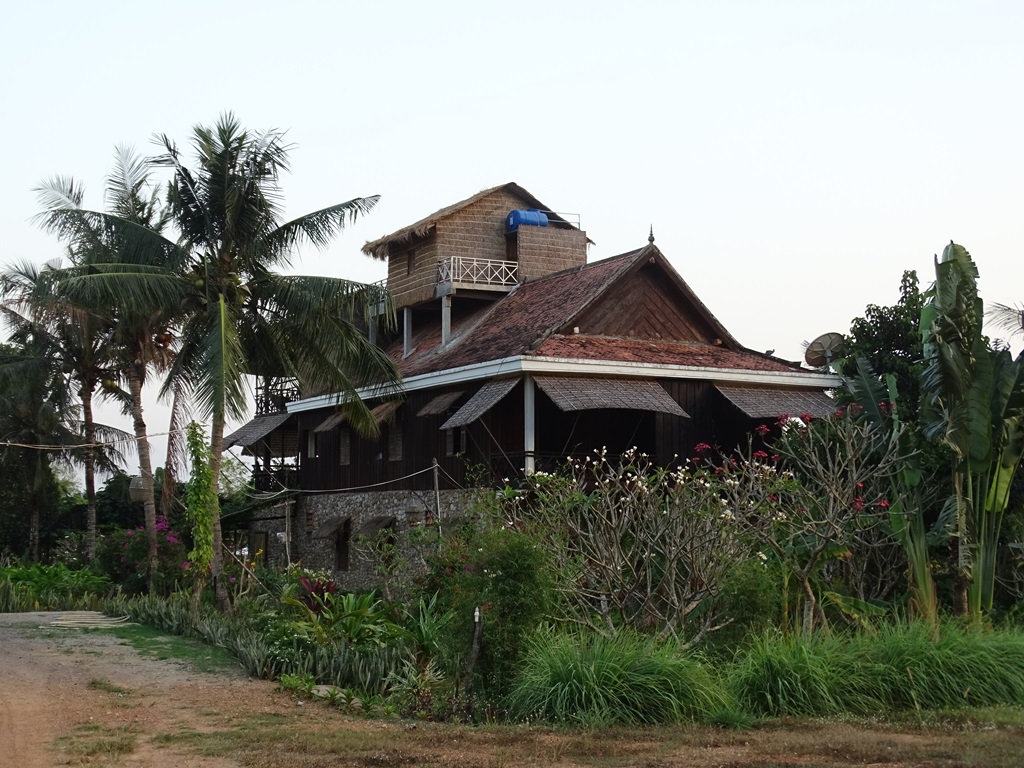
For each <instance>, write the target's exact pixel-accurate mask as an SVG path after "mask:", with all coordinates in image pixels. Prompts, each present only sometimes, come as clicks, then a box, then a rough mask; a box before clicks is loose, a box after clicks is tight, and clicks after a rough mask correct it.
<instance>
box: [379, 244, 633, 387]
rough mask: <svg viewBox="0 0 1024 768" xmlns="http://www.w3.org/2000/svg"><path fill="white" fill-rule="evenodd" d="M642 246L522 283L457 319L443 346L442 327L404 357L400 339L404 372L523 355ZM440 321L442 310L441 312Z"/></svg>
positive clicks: (397, 352)
mask: <svg viewBox="0 0 1024 768" xmlns="http://www.w3.org/2000/svg"><path fill="white" fill-rule="evenodd" d="M639 253H640V251H633V252H631V253H626V254H623V255H621V256H615V257H613V258H611V259H605V260H604V261H598V262H595V263H594V264H588V265H586V266H583V267H578V268H576V269H572V270H568V271H566V272H557V273H555V274H553V275H548V276H546V277H542V278H538V279H537V280H533V281H530V282H527V283H523V284H522V285H520V286H518V287H517V288H516V289H515V290H514V291H512V292H511V293H510V294H508V295H507V296H505V297H503V298H502V299H500V300H499V301H496V302H495V303H494V304H491V305H490V306H488V307H486V308H485V309H483V310H481V311H480V312H477V313H474V314H473V315H470V316H467V317H462V318H457V319H454V320H453V322H452V342H451V343H450V344H449V345H448V346H447V347H444V348H443V349H442V348H440V334H441V331H440V328H439V327H431V328H429V329H427V330H425V331H424V332H423V333H420V334H417V335H416V336H415V338H414V340H413V344H414V347H415V348H416V351H415V352H413V354H412V355H411V356H409V357H408V358H406V359H405V360H400V358H401V354H402V343H401V341H398V342H396V343H395V344H394V345H392V347H391V348H390V349H389V352H390V353H391V355H392V356H393V357H394V358H395V359H396V360H399V366H400V368H401V371H402V375H403V376H415V375H417V374H420V373H430V372H432V371H440V370H445V369H448V368H458V367H459V366H463V365H473V364H475V363H483V362H486V361H488V360H498V359H500V358H503V357H512V356H516V355H525V354H528V353H529V352H530V349H531V347H533V346H535V345H537V344H539V343H540V342H542V341H543V340H544V339H545V338H546V337H547V336H549V335H550V334H551V333H553V332H554V331H555V330H557V329H558V328H561V327H562V326H563V325H565V323H567V322H568V321H569V320H570V319H571V318H572V317H573V316H575V315H576V314H578V313H579V311H580V310H581V309H583V307H585V306H586V305H587V304H588V303H589V301H590V300H591V299H593V298H595V297H596V296H597V295H598V294H600V293H601V291H602V290H603V289H604V288H605V287H607V286H608V285H609V284H610V283H611V282H612V281H614V280H615V279H616V278H617V277H619V276H620V275H621V274H622V273H624V272H625V271H626V270H628V269H629V268H630V267H631V266H633V263H634V262H635V260H636V257H637V255H638V254H639ZM438 322H439V323H440V313H438Z"/></svg>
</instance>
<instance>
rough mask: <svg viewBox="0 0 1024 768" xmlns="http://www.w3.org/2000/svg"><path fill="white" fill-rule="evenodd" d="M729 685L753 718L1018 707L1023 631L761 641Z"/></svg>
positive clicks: (895, 627) (927, 631)
mask: <svg viewBox="0 0 1024 768" xmlns="http://www.w3.org/2000/svg"><path fill="white" fill-rule="evenodd" d="M728 686H729V689H730V691H731V692H732V694H733V695H734V696H735V698H736V700H737V702H738V704H739V706H740V707H742V708H744V709H746V710H748V711H750V712H752V713H753V714H756V715H761V716H763V715H810V716H818V715H829V714H835V713H838V712H854V713H877V712H888V711H894V710H900V709H915V708H916V709H955V708H959V707H964V706H991V705H997V704H1009V705H1015V706H1021V705H1024V633H1022V632H1020V631H1017V630H999V631H986V630H980V629H965V628H962V627H959V626H956V625H953V624H947V625H945V626H943V627H942V628H941V631H940V632H939V633H935V632H934V631H933V629H932V628H931V626H930V625H928V624H926V623H924V622H916V623H911V624H909V625H907V624H895V623H894V624H889V625H884V626H882V627H880V628H879V629H878V630H877V632H874V633H866V632H865V633H860V634H856V635H850V636H832V637H830V636H825V635H815V636H812V637H810V638H801V639H799V640H796V639H790V638H784V637H781V636H778V635H771V636H765V637H762V638H761V639H760V640H759V641H758V642H757V643H755V644H754V645H753V646H752V647H751V649H750V650H749V651H748V652H747V653H745V654H744V655H742V656H741V657H740V658H738V659H737V661H736V662H735V664H734V666H733V668H732V670H731V671H730V674H729V676H728Z"/></svg>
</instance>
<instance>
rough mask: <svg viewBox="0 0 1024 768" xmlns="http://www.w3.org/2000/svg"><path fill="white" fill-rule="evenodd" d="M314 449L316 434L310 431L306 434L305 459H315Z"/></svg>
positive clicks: (315, 446) (315, 447)
mask: <svg viewBox="0 0 1024 768" xmlns="http://www.w3.org/2000/svg"><path fill="white" fill-rule="evenodd" d="M316 449H317V445H316V432H314V431H313V430H312V429H310V430H308V431H307V432H306V458H307V459H315V458H316V457H317V452H316Z"/></svg>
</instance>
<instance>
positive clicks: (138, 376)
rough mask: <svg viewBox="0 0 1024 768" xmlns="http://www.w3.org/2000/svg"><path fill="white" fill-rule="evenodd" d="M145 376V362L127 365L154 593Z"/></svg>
mask: <svg viewBox="0 0 1024 768" xmlns="http://www.w3.org/2000/svg"><path fill="white" fill-rule="evenodd" d="M145 378H146V364H145V363H137V364H133V365H131V366H130V368H129V372H128V388H129V391H130V393H131V397H132V420H133V422H134V424H135V442H136V445H137V446H138V450H139V476H140V477H141V478H142V492H143V494H144V498H143V499H142V507H143V510H144V511H145V518H146V545H147V550H148V554H149V557H148V561H149V594H151V595H154V594H156V586H157V585H156V577H157V572H158V571H159V569H160V554H159V553H160V550H159V548H158V546H157V536H156V500H155V499H154V498H153V463H152V460H151V459H150V456H149V437H148V435H147V434H146V422H145V420H144V419H143V418H142V382H143V381H144V380H145Z"/></svg>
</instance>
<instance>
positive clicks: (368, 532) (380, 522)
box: [359, 515, 395, 537]
mask: <svg viewBox="0 0 1024 768" xmlns="http://www.w3.org/2000/svg"><path fill="white" fill-rule="evenodd" d="M394 524H395V518H394V517H393V516H392V515H379V516H378V517H371V518H370V519H369V520H367V521H366V525H364V526H363V527H362V529H361V530H360V531H359V535H360V536H366V537H372V536H376V535H377V534H378V533H380V532H381V531H383V530H384V529H385V528H390V527H392V526H393V525H394Z"/></svg>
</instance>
